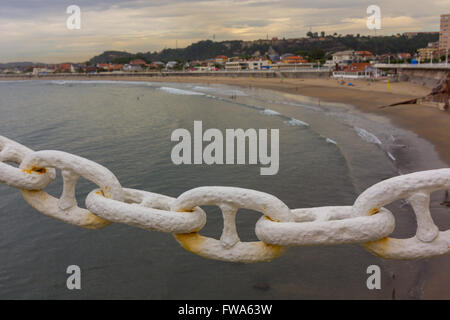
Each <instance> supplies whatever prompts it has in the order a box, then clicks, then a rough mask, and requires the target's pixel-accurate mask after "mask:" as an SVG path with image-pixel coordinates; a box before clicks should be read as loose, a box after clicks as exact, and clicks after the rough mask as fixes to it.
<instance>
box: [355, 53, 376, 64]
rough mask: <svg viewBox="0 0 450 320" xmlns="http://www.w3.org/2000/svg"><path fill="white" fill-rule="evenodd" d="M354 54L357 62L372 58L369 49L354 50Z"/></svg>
mask: <svg viewBox="0 0 450 320" xmlns="http://www.w3.org/2000/svg"><path fill="white" fill-rule="evenodd" d="M355 56H356V60H357V61H358V62H365V61H370V60H372V59H373V54H372V52H370V51H356V52H355Z"/></svg>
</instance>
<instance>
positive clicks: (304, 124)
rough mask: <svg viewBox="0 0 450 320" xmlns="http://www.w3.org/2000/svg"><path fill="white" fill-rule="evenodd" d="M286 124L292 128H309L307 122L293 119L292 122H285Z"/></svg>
mask: <svg viewBox="0 0 450 320" xmlns="http://www.w3.org/2000/svg"><path fill="white" fill-rule="evenodd" d="M284 123H285V124H287V125H290V126H301V127H309V124H308V123H306V122H303V121H301V120H298V119H294V118H291V120H286V121H284Z"/></svg>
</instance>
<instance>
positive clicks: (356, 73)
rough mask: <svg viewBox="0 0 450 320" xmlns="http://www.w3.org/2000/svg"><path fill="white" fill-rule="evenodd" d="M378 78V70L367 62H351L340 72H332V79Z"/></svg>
mask: <svg viewBox="0 0 450 320" xmlns="http://www.w3.org/2000/svg"><path fill="white" fill-rule="evenodd" d="M378 76H379V73H378V70H377V69H376V68H374V67H373V66H372V65H371V64H370V63H369V62H353V63H351V64H349V65H348V66H345V67H343V68H342V69H341V70H337V71H334V72H333V77H334V78H347V79H370V78H377V77H378Z"/></svg>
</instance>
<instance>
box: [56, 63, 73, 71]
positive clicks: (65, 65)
mask: <svg viewBox="0 0 450 320" xmlns="http://www.w3.org/2000/svg"><path fill="white" fill-rule="evenodd" d="M56 72H60V73H61V72H71V73H74V72H75V68H74V67H73V65H71V64H70V63H61V64H59V65H57V67H56Z"/></svg>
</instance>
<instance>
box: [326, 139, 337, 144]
mask: <svg viewBox="0 0 450 320" xmlns="http://www.w3.org/2000/svg"><path fill="white" fill-rule="evenodd" d="M326 141H327V142H328V143H331V144H337V142H336V141H334V140H332V139H330V138H327V140H326Z"/></svg>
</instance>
